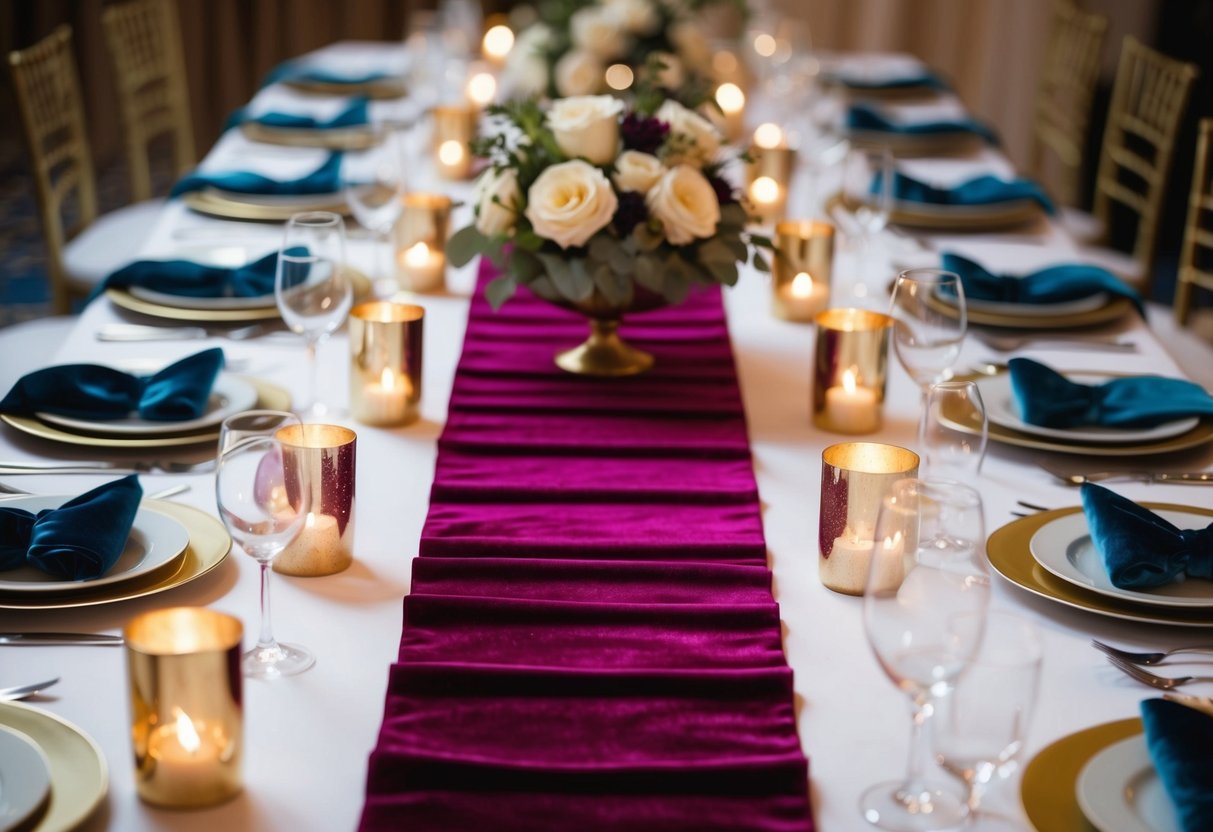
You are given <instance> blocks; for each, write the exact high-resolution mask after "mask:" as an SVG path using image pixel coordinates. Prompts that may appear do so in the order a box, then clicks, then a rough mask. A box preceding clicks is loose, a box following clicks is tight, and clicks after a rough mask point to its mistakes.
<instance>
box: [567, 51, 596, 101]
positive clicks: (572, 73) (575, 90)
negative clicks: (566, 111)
mask: <svg viewBox="0 0 1213 832" xmlns="http://www.w3.org/2000/svg"><path fill="white" fill-rule="evenodd" d="M605 71H606V70H605V68H604V67H603V66H602V61H600V60H598V58H596V57H595V56H594V55H593V54H592V53H590V52H586V51H585V50H582V49H571V50H569V51H568V52H565V53H564V55H563V56H561V58H560V60H559V61H557V62H556V69H555V79H556V91H557V92H559V93H560V94H561V95H562V96H566V97H567V96H577V95H593V94H594V93H596V92H598V91H599V90H601V89H602V85H603V83H605V81H604V78H603V73H604V72H605Z"/></svg>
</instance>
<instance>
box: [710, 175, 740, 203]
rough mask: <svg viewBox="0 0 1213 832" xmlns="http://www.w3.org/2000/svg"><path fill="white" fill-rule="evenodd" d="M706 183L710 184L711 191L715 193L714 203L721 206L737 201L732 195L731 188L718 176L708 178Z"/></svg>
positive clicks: (735, 196) (734, 195)
mask: <svg viewBox="0 0 1213 832" xmlns="http://www.w3.org/2000/svg"><path fill="white" fill-rule="evenodd" d="M708 183H709V184H711V186H712V190H713V191H715V192H716V201H717V202H719V203H720V204H721V205H729V204H731V203H733V202H736V201H737V195H736V194H735V193H733V186H732V185H730V184H729V183H728V182H726V181H724V179H722V178H720V177H719V176H709V177H708Z"/></svg>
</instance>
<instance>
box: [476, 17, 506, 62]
mask: <svg viewBox="0 0 1213 832" xmlns="http://www.w3.org/2000/svg"><path fill="white" fill-rule="evenodd" d="M481 44H482V48H483V49H484V54H485V55H487V56H488V57H490V58H496V59H497V60H501V59H503V58H504V57H505V56H506V55H508V54H510V50H511V49H513V48H514V33H513V31H511V30H510V27H509V26H505V25H502V24H500V23H499V24H497V25H496V26H491V27H489V30H488V31H487V32H485V33H484V40H483V41H482V42H481Z"/></svg>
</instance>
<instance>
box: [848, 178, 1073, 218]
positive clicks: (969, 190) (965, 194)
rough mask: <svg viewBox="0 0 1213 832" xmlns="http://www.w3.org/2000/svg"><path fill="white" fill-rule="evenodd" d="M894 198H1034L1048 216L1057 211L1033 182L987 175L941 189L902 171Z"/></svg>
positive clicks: (953, 201) (877, 182)
mask: <svg viewBox="0 0 1213 832" xmlns="http://www.w3.org/2000/svg"><path fill="white" fill-rule="evenodd" d="M883 177H884V173H883V172H882V171H877V172H876V176H875V177H874V178H873V180H872V188H871V190H872V193H879V191H880V188H881V184H882V180H883ZM893 197H894V198H895V199H899V200H902V201H904V202H923V203H927V204H930V205H970V206H972V205H992V204H996V203H999V202H1011V201H1013V200H1017V199H1032V200H1035V201H1036V202H1037V203H1039V205H1040V207H1041V208H1043V209H1044V210H1045V212H1046V213H1049V214H1052V213H1053V212H1054V210H1055V209H1054V208H1053V201H1052V200H1051V199H1049V197H1048V195H1046V194H1045V192H1044V190H1043V189H1042V188H1041V187H1040V185H1038V184H1036V183H1035V182H1033V181H1032V180H1031V179H1024V178H1022V177H1021V178H1018V179H1011V180H1006V179H999V178H998V177H997V176H993V175H991V174H985V175H983V176H978V177H975V178H973V179H970V180H968V181H967V182H962V183H961V184H959V185H956V186H954V187H951V188H940V187H936V186H934V185H928V184H926V183H925V182H920V181H918V180H917V179H914V178H913V177H911V176H907V175H905V174H904V173H902V172H901V171H897V172H896V173H894V174H893Z"/></svg>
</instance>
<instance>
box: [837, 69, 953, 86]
mask: <svg viewBox="0 0 1213 832" xmlns="http://www.w3.org/2000/svg"><path fill="white" fill-rule="evenodd" d="M834 78H835V79H837V81H838V82H839V83H840V84H842V85H843V86H844V87H850V88H851V89H853V90H899V89H909V88H910V87H931V88H932V89H937V90H946V89H949V86H948V83H947V82H946V81H944V80H943V79H942V78H940V77H939V76H938V75H936V74H935V73H933V72H931V71H930V70H927V69H924V70H922V71H921V72H913V73H906V74H904V75H886V76H885V77H883V78H880V77H876V78H864V77H862V76H860V75H857V74H853V73H846V72H844V73H838V74H836V75H835V76H834Z"/></svg>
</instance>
